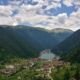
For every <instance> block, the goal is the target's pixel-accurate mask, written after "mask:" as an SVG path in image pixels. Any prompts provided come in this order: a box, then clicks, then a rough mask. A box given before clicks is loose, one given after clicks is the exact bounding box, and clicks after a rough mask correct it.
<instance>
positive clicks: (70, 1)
mask: <svg viewBox="0 0 80 80" xmlns="http://www.w3.org/2000/svg"><path fill="white" fill-rule="evenodd" d="M63 3H64V4H65V5H66V6H73V0H63Z"/></svg>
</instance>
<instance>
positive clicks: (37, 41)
mask: <svg viewBox="0 0 80 80" xmlns="http://www.w3.org/2000/svg"><path fill="white" fill-rule="evenodd" d="M72 33H73V31H70V30H66V31H65V29H55V30H52V31H47V30H45V29H42V28H32V27H28V26H15V27H12V26H0V53H4V55H5V56H6V54H7V56H8V55H16V56H18V57H26V58H28V57H37V56H38V55H39V52H40V51H42V50H44V49H48V48H49V49H51V48H53V47H54V46H56V45H57V44H59V43H60V42H61V41H63V40H64V39H65V38H67V37H68V36H70V35H71V34H72ZM4 55H3V54H0V58H2V56H4Z"/></svg>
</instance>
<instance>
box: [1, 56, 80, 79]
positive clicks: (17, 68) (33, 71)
mask: <svg viewBox="0 0 80 80" xmlns="http://www.w3.org/2000/svg"><path fill="white" fill-rule="evenodd" d="M79 66H80V65H79V64H70V63H69V62H64V61H62V60H58V59H53V60H45V59H40V58H32V59H27V60H26V59H12V60H11V61H9V62H7V63H5V64H2V65H0V80H80V69H79Z"/></svg>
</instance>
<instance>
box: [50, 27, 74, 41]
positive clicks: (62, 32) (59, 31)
mask: <svg viewBox="0 0 80 80" xmlns="http://www.w3.org/2000/svg"><path fill="white" fill-rule="evenodd" d="M51 32H52V33H53V36H54V37H56V39H57V40H58V41H59V42H62V41H63V40H65V39H66V38H67V37H69V36H70V35H71V34H72V33H73V31H72V30H69V29H64V28H55V29H53V30H51Z"/></svg>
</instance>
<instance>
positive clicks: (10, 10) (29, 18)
mask: <svg viewBox="0 0 80 80" xmlns="http://www.w3.org/2000/svg"><path fill="white" fill-rule="evenodd" d="M27 1H28V0H27ZM60 1H61V0H33V2H37V4H36V5H31V4H27V2H26V4H27V5H26V4H22V5H17V4H21V3H22V1H21V2H19V1H18V2H17V3H16V0H15V1H14V2H10V4H9V5H6V6H4V5H2V6H0V25H18V24H24V25H30V26H33V27H41V28H46V29H49V30H50V29H54V28H67V29H72V30H76V29H79V28H80V7H79V4H80V2H79V1H80V0H79V1H78V0H74V2H73V0H64V2H63V3H64V4H65V5H66V6H73V4H74V5H76V7H77V9H78V10H77V11H73V12H72V13H71V14H70V16H68V15H67V13H66V12H65V13H59V14H58V15H56V16H50V15H46V14H45V11H46V10H49V9H51V8H55V9H56V7H61V3H60ZM13 3H14V4H15V3H16V5H13ZM43 6H45V8H42V7H43ZM15 12H17V13H15ZM13 14H14V15H13Z"/></svg>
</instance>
